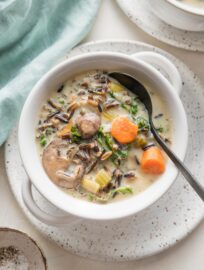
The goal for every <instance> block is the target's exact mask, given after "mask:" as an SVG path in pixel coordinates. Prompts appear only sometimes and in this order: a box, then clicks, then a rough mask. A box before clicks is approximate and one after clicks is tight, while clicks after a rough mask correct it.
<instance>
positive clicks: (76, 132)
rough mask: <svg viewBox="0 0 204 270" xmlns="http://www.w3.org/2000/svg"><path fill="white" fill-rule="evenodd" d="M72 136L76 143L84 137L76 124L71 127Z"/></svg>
mask: <svg viewBox="0 0 204 270" xmlns="http://www.w3.org/2000/svg"><path fill="white" fill-rule="evenodd" d="M71 138H72V141H73V142H75V143H79V142H80V141H81V139H82V137H81V134H80V133H79V130H78V128H77V127H76V126H72V128H71Z"/></svg>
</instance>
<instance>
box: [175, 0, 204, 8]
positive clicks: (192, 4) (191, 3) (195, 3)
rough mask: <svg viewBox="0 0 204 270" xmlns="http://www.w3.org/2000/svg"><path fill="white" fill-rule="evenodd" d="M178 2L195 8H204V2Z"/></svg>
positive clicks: (191, 0)
mask: <svg viewBox="0 0 204 270" xmlns="http://www.w3.org/2000/svg"><path fill="white" fill-rule="evenodd" d="M176 1H178V2H181V3H183V4H186V5H191V6H194V7H198V8H204V0H176Z"/></svg>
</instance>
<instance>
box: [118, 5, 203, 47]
mask: <svg viewBox="0 0 204 270" xmlns="http://www.w3.org/2000/svg"><path fill="white" fill-rule="evenodd" d="M117 3H118V5H119V6H120V8H121V9H122V11H123V12H124V13H125V14H126V15H127V17H128V18H129V19H130V20H131V21H132V22H133V23H135V24H136V25H137V26H138V27H139V28H141V29H142V30H143V31H144V32H146V33H147V34H149V35H150V36H152V37H155V38H156V39H158V40H160V41H163V42H165V43H167V44H170V45H172V46H175V47H178V48H183V49H186V50H191V51H200V52H203V51H204V31H203V32H192V31H185V30H181V29H178V28H175V27H173V26H171V25H169V24H167V23H165V22H164V21H162V20H161V19H160V18H159V17H158V16H156V15H155V14H154V13H153V12H152V11H151V9H150V8H149V4H150V3H152V1H150V0H137V1H135V0H117ZM153 7H154V5H153ZM166 13H168V12H165V14H166Z"/></svg>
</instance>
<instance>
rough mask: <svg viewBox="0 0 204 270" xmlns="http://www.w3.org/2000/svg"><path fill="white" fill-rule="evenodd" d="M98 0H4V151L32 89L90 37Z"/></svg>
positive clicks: (0, 50) (0, 108) (0, 48)
mask: <svg viewBox="0 0 204 270" xmlns="http://www.w3.org/2000/svg"><path fill="white" fill-rule="evenodd" d="M99 5H100V0H0V145H1V144H2V143H3V142H4V141H5V139H6V138H7V136H8V134H9V131H10V130H11V128H12V127H13V126H14V124H15V123H16V121H17V119H18V117H19V114H20V111H21V109H22V106H23V103H24V101H25V99H26V97H27V95H28V94H29V92H30V91H31V89H32V87H33V86H34V85H35V83H36V82H37V81H38V80H39V78H40V77H41V76H42V75H43V74H45V73H46V72H47V71H48V70H49V69H50V68H51V67H52V66H53V65H54V64H56V63H57V61H58V59H60V58H61V57H62V56H63V55H64V54H65V53H66V52H68V51H69V50H70V49H71V48H73V47H74V46H75V45H76V44H77V43H79V42H80V41H81V40H82V39H83V38H84V37H85V35H86V34H87V33H88V32H89V30H90V28H91V26H92V24H93V21H94V18H95V17H96V14H97V11H98V8H99Z"/></svg>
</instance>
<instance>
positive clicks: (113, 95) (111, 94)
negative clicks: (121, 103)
mask: <svg viewBox="0 0 204 270" xmlns="http://www.w3.org/2000/svg"><path fill="white" fill-rule="evenodd" d="M108 94H109V95H110V96H111V97H112V98H114V99H116V96H115V94H114V93H113V91H109V92H108Z"/></svg>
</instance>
